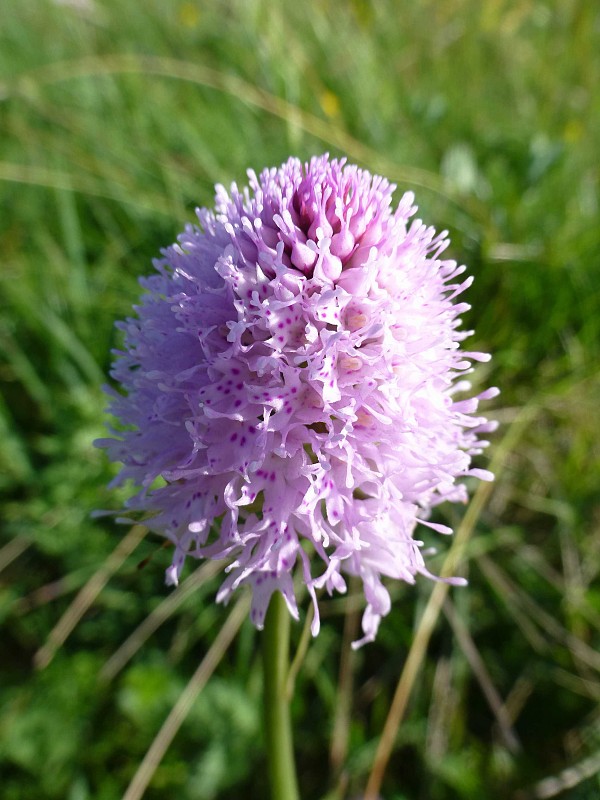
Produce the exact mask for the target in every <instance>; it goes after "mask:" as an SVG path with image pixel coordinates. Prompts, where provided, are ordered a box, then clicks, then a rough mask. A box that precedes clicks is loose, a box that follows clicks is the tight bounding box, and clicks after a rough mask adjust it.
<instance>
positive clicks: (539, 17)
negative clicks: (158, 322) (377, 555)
mask: <svg viewBox="0 0 600 800" xmlns="http://www.w3.org/2000/svg"><path fill="white" fill-rule="evenodd" d="M598 86H600V10H599V8H598V6H597V4H596V3H593V2H588V1H587V0H546V1H545V2H544V0H518V1H517V2H512V1H511V2H509V1H508V0H484V1H483V2H482V0H435V2H434V1H433V0H425V2H422V3H414V2H407V1H405V0H373V2H366V1H365V0H362V1H361V0H354V1H353V2H349V1H348V2H342V1H341V0H335V1H334V0H321V2H317V0H309V2H306V3H296V2H291V0H272V1H271V2H263V1H262V0H206V2H202V3H201V2H179V0H177V1H175V0H173V2H164V1H161V0H146V2H144V3H136V2H133V0H119V2H117V0H103V1H102V2H101V1H100V0H71V1H70V2H68V1H67V0H63V2H58V0H57V2H50V0H28V2H23V1H22V0H4V2H3V6H2V25H1V26H0V131H1V136H0V203H1V208H2V214H1V215H0V242H1V245H2V246H1V254H2V255H1V262H0V263H1V266H0V314H1V316H0V385H1V395H0V494H1V503H2V522H1V525H2V527H1V531H0V537H1V540H0V569H1V570H2V572H1V574H0V619H1V623H2V633H1V652H2V655H1V657H0V673H1V676H2V679H1V682H0V785H1V787H2V790H1V793H2V798H3V800H40V799H41V798H43V799H44V800H46V799H47V800H54V799H55V798H56V800H59V799H60V800H63V798H66V799H67V800H91V798H94V800H117V799H118V798H121V797H122V796H123V794H124V792H125V790H126V787H127V786H128V785H129V783H130V781H131V780H132V778H133V776H134V774H135V772H136V769H137V768H138V766H139V765H140V763H141V762H142V759H143V758H144V755H145V754H146V753H147V752H148V750H149V748H150V747H151V746H152V743H153V741H155V737H156V736H157V734H158V733H159V730H160V729H161V725H162V723H163V721H164V720H165V718H166V717H167V715H168V714H169V711H170V710H171V709H172V708H173V706H174V704H175V703H176V702H177V700H178V698H179V697H180V695H181V692H182V690H183V689H184V687H185V686H186V684H187V682H188V681H189V680H190V678H191V677H192V675H193V674H194V671H195V669H196V667H197V665H198V663H199V662H200V660H201V659H202V658H203V656H204V655H205V654H206V653H207V651H209V648H211V647H212V646H213V645H214V644H215V641H216V642H217V645H218V644H219V641H220V640H218V639H217V637H218V634H219V631H220V630H222V626H223V623H224V621H225V619H226V618H227V615H228V614H229V613H230V609H223V608H221V607H217V606H216V605H215V603H214V596H215V592H216V588H217V586H218V583H219V577H218V576H216V575H215V574H214V571H213V574H210V571H207V570H206V569H205V570H204V571H203V572H200V573H198V572H193V569H192V567H191V566H190V567H189V568H188V571H187V573H186V575H187V576H189V577H188V578H187V581H186V582H185V583H183V585H182V587H181V589H180V590H178V592H176V593H175V594H172V593H170V591H169V590H167V589H165V587H164V585H163V571H164V568H165V567H166V566H167V564H168V563H169V560H170V555H169V552H168V550H166V549H163V548H161V547H160V541H159V540H158V539H157V538H155V537H152V536H150V535H147V536H144V535H143V531H141V530H140V529H137V528H134V529H133V531H131V532H128V530H127V529H126V528H124V527H123V526H118V525H116V524H115V523H113V522H112V521H111V520H110V519H93V518H92V517H91V511H92V510H93V509H97V508H117V507H118V506H119V503H120V502H122V501H123V499H124V497H125V494H123V493H120V494H119V493H115V492H109V491H108V490H107V489H106V484H107V483H108V481H109V480H110V478H111V476H112V475H113V474H114V470H113V467H111V466H109V464H108V463H107V462H106V460H105V457H104V455H103V453H102V452H100V451H97V450H95V449H94V448H93V447H92V444H91V442H92V441H93V439H95V438H96V437H98V436H102V435H104V424H105V416H104V412H103V409H104V406H105V398H104V396H103V394H102V391H101V385H102V384H103V383H104V382H105V380H106V377H105V376H106V375H107V371H108V367H109V362H110V349H111V347H114V346H116V345H117V343H118V335H117V332H116V331H115V329H114V327H113V321H114V320H115V319H117V318H122V317H124V316H126V315H127V314H128V313H129V311H130V308H131V305H132V303H134V302H135V300H136V298H137V297H138V295H139V287H138V284H137V278H138V277H139V276H140V275H143V274H146V273H148V272H149V271H150V269H151V259H152V258H153V257H154V256H156V255H157V254H158V252H159V249H160V248H161V247H163V246H165V245H167V244H169V243H170V242H172V241H173V240H174V238H175V236H176V235H177V233H178V232H179V231H180V230H181V228H182V226H183V224H184V222H185V221H188V220H191V219H192V218H193V209H194V207H195V206H197V205H210V204H211V203H212V196H213V185H214V184H215V183H216V182H221V183H224V184H228V183H229V182H230V181H232V180H237V181H238V182H242V181H243V180H244V178H245V170H246V168H248V167H252V168H254V169H257V170H259V169H261V168H262V167H263V166H267V165H279V164H280V163H282V162H283V161H284V160H286V159H287V157H288V156H289V155H290V154H294V155H298V156H300V157H301V158H308V157H310V156H311V155H313V154H315V153H321V152H324V151H329V152H330V153H331V154H332V155H347V156H348V158H349V160H351V161H356V162H357V163H359V164H360V165H362V166H364V167H366V168H368V169H370V170H371V171H372V172H378V173H381V174H384V175H386V176H387V177H388V178H390V179H391V180H393V181H394V182H395V183H397V184H398V187H399V188H398V192H399V193H400V192H401V191H404V190H406V189H413V190H414V191H415V192H416V195H417V201H418V203H419V206H420V214H421V215H422V217H423V218H424V219H425V220H427V221H428V222H430V223H432V224H434V225H435V226H436V227H437V228H438V229H448V230H449V231H450V235H451V238H452V247H451V252H452V256H453V257H455V258H456V259H457V260H460V261H463V262H464V263H466V264H468V265H469V268H470V271H471V272H472V273H473V274H474V275H475V277H476V281H475V284H474V286H473V287H472V288H471V289H470V290H469V297H468V300H469V302H470V303H471V304H472V310H471V311H470V312H469V314H468V315H467V319H466V320H465V322H466V325H467V326H468V327H474V328H475V329H476V336H475V337H474V338H473V339H472V340H471V341H472V342H473V344H474V345H475V344H476V346H477V349H481V350H487V351H490V352H492V353H493V354H494V360H493V361H492V362H491V364H489V365H485V366H483V367H482V368H480V369H478V372H477V373H476V375H475V380H476V381H477V384H478V385H481V386H484V385H490V384H496V385H498V386H500V387H501V388H502V395H501V397H500V398H498V399H497V400H496V401H494V405H495V406H496V408H495V410H494V412H493V413H492V416H496V418H498V419H499V420H500V421H501V423H502V424H501V427H500V429H499V431H498V432H497V433H496V434H495V435H494V443H493V448H492V450H491V452H490V457H491V461H492V469H494V471H495V472H496V475H497V479H496V482H495V484H494V485H493V486H490V487H484V488H479V489H477V490H476V494H475V499H474V500H473V502H472V504H471V506H470V509H469V511H468V512H466V516H465V509H463V508H459V509H454V508H452V509H450V508H448V509H446V508H443V507H442V508H441V509H440V511H439V513H440V519H445V520H446V521H447V522H449V523H450V524H452V525H455V526H457V528H458V531H459V534H457V535H458V536H459V544H461V543H462V548H461V552H460V571H461V573H462V574H464V575H466V576H467V577H468V578H469V587H468V589H460V590H453V591H452V592H451V593H450V594H449V595H447V597H445V598H444V597H442V596H441V595H440V594H439V593H438V594H432V591H433V584H431V583H428V582H426V581H424V580H423V581H420V582H419V583H418V585H417V587H416V588H412V587H406V586H395V587H393V596H394V609H393V612H392V613H391V614H390V616H389V617H388V618H386V619H385V621H384V623H383V624H382V626H381V630H380V634H379V637H378V639H377V641H376V643H375V644H372V645H369V646H368V647H366V648H363V649H362V650H360V651H359V652H357V653H352V652H351V651H350V649H349V641H350V640H351V638H352V631H353V629H355V628H356V625H357V619H358V616H357V615H358V614H359V611H360V593H359V591H358V589H356V590H353V591H351V592H350V593H349V595H348V596H347V597H345V598H337V599H332V600H324V625H323V628H322V632H321V634H320V636H319V637H318V638H317V639H316V640H314V641H310V642H309V643H308V647H307V649H306V651H305V652H304V651H303V642H304V640H303V638H302V624H300V625H298V626H296V627H295V628H294V632H293V636H294V643H295V646H296V647H297V646H299V645H300V647H301V651H302V653H303V659H302V664H301V669H300V671H299V674H298V677H297V682H296V692H295V697H294V705H293V714H294V720H295V728H296V748H297V756H298V764H299V773H300V784H301V788H302V797H303V798H304V800H320V799H321V798H325V797H327V799H328V800H342V798H350V797H356V796H358V795H360V792H361V789H362V788H363V787H364V786H365V783H366V780H367V778H368V775H369V773H370V770H371V767H372V764H373V759H374V754H375V751H376V747H377V743H378V739H379V736H380V734H381V731H382V728H383V725H384V721H385V718H386V715H387V711H388V708H389V705H390V702H391V698H392V696H393V694H394V691H395V689H396V685H397V682H398V679H399V677H400V676H401V675H403V676H404V678H403V680H404V683H403V687H404V688H403V690H402V691H405V694H406V698H407V701H408V702H407V707H406V710H405V713H404V714H403V719H402V721H401V724H400V727H399V730H398V733H397V738H396V744H395V749H394V753H393V757H392V759H391V761H390V764H389V766H388V768H387V771H386V773H385V779H384V783H383V788H382V795H383V797H385V799H386V800H455V799H456V800H471V799H473V800H479V798H491V799H492V800H494V799H495V798H497V799H498V800H505V799H506V798H511V799H512V798H514V800H520V799H525V800H526V798H547V797H554V796H560V797H562V798H570V800H586V799H587V800H592V798H597V797H598V796H599V793H600V782H599V779H598V777H597V774H598V771H599V770H600V714H599V711H598V700H599V698H600V674H599V673H600V655H599V653H598V649H597V647H598V643H599V641H600V582H599V580H598V575H599V571H600V492H599V486H600V446H599V437H598V408H599V407H600V370H599V355H600V346H599V342H600V258H599V253H600V214H599V209H598V197H599V182H600V168H599V162H598V152H599V145H600V141H599V134H598V132H599V131H600V92H599V91H598ZM488 463H489V460H488V459H485V460H483V459H482V462H481V465H482V466H488ZM475 488H476V487H475V486H473V489H475ZM450 546H451V543H450V542H448V541H447V540H444V541H442V542H441V544H440V556H439V558H438V560H437V561H435V560H434V563H433V567H434V568H438V569H441V567H442V564H443V561H444V557H445V556H446V555H447V553H448V551H449V548H450ZM453 552H454V553H456V551H453ZM146 559H147V561H146V562H145V566H144V568H143V569H139V568H138V565H139V564H140V562H143V561H145V560H146ZM306 605H307V604H306V603H305V604H304V607H305V608H306ZM425 609H428V610H427V613H425V614H424V610H425ZM212 652H214V651H212ZM406 664H408V665H409V666H411V668H414V673H415V674H412V675H411V673H410V672H409V671H407V669H406V668H405V665H406ZM403 669H404V672H403ZM194 686H196V684H193V685H192V689H193V688H194ZM409 690H410V691H409ZM260 697H261V672H260V660H259V658H258V635H257V633H256V632H255V631H254V629H253V628H252V627H251V625H250V624H249V623H244V624H243V625H242V626H241V628H240V631H239V633H238V635H237V636H236V638H235V639H234V641H233V643H232V644H231V646H230V647H229V648H228V649H227V652H226V654H225V655H224V656H223V657H222V658H221V659H220V660H219V663H218V665H217V667H216V670H215V671H214V673H213V674H212V676H211V677H210V680H209V681H208V683H207V685H206V686H205V687H204V689H203V691H202V692H201V693H200V694H199V696H198V697H197V699H196V701H195V703H194V704H193V705H192V707H191V710H190V711H189V713H188V714H187V716H186V718H185V720H184V721H183V722H182V724H181V727H180V729H179V730H178V732H177V734H176V736H175V738H174V741H173V742H172V744H171V745H170V746H169V747H168V749H167V751H166V754H165V755H164V757H163V758H162V759H161V760H160V763H159V764H158V766H157V767H156V769H149V770H146V772H145V773H144V774H143V776H142V777H143V779H144V780H149V787H148V789H147V791H146V794H145V797H147V798H148V800H167V799H170V798H173V797H177V798H179V799H180V800H213V798H215V799H216V798H219V800H233V798H239V797H240V796H245V797H249V798H259V797H263V796H265V791H266V787H265V783H264V781H265V778H264V772H265V770H264V763H265V761H264V760H265V757H264V755H263V750H262V744H261V732H260V731H261V725H260ZM161 741H163V742H164V741H165V740H164V739H162V740H159V744H160V742H161ZM155 747H156V744H155ZM128 797H129V800H132V798H133V797H134V795H133V794H132V793H130V795H129V796H128Z"/></svg>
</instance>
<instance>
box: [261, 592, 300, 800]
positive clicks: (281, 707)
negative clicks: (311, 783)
mask: <svg viewBox="0 0 600 800" xmlns="http://www.w3.org/2000/svg"><path fill="white" fill-rule="evenodd" d="M262 638H263V665H264V695H263V697H264V721H265V740H266V746H267V761H268V770H269V781H270V784H271V797H272V800H299V794H298V781H297V778H296V766H295V763H294V748H293V739H292V727H291V721H290V706H289V702H290V698H289V696H288V691H287V684H288V680H287V679H288V671H289V663H288V659H289V643H290V615H289V612H288V610H287V607H286V604H285V601H284V599H283V596H282V595H281V594H280V592H274V593H273V595H272V596H271V602H270V603H269V608H268V611H267V615H266V618H265V627H264V631H263V634H262Z"/></svg>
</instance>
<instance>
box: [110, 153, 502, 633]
mask: <svg viewBox="0 0 600 800" xmlns="http://www.w3.org/2000/svg"><path fill="white" fill-rule="evenodd" d="M394 188H395V187H394V186H391V185H390V184H389V183H388V182H387V181H386V180H385V179H384V178H381V177H378V176H372V175H370V174H369V173H368V172H366V171H364V170H360V169H358V168H357V167H355V166H351V165H347V164H346V163H345V161H344V160H341V161H337V160H329V158H328V156H326V155H324V156H320V157H318V158H313V159H312V160H311V161H310V163H308V164H302V163H301V162H300V161H299V160H297V159H290V160H289V161H288V162H287V163H285V164H284V165H283V166H282V167H281V168H280V169H268V170H265V171H264V172H263V173H262V174H261V175H260V176H259V177H257V176H256V175H255V174H254V173H253V172H249V186H248V188H244V189H242V190H239V189H238V188H237V186H235V185H233V186H232V187H231V189H230V191H229V193H228V192H227V191H226V190H225V189H224V188H223V187H221V186H219V187H217V193H216V204H215V210H214V211H209V210H206V209H200V210H199V211H198V212H197V215H198V220H199V225H198V226H192V225H188V226H187V227H186V229H185V231H184V232H183V233H182V234H181V236H180V237H179V243H178V244H175V245H172V246H171V247H169V248H167V249H166V250H164V251H163V258H162V259H160V260H157V261H156V263H155V267H156V270H157V273H156V274H155V275H153V276H151V277H149V278H146V279H144V280H143V281H142V285H143V287H144V289H145V294H144V295H143V297H142V300H141V303H140V305H139V306H138V307H136V309H135V310H136V317H135V318H132V319H128V320H127V321H126V322H124V323H121V324H120V325H121V327H122V329H123V331H124V335H125V344H124V349H123V350H122V351H118V352H117V353H116V361H115V364H114V369H113V371H112V376H113V378H114V379H115V381H117V383H119V384H120V385H121V386H122V387H123V389H124V394H123V395H121V394H118V393H116V392H113V393H112V398H113V399H112V403H111V409H110V410H111V412H112V414H113V415H114V416H115V417H116V418H118V419H119V420H120V422H121V423H122V429H120V430H119V432H118V433H116V434H115V435H116V437H117V438H114V439H106V440H102V441H101V442H100V444H101V446H104V447H106V448H107V450H108V453H109V455H110V457H111V458H112V459H113V460H115V461H121V462H122V463H123V465H124V466H123V468H122V470H121V472H120V475H119V477H118V479H117V482H119V483H120V482H123V481H125V480H127V479H131V480H132V481H133V482H134V483H135V484H136V485H137V486H138V487H141V489H140V491H139V492H138V493H137V494H136V495H135V496H134V497H133V498H132V499H131V500H130V501H129V503H128V508H129V509H130V510H136V511H142V512H147V513H149V516H150V518H149V519H148V520H147V521H146V524H147V525H148V526H149V527H150V528H151V529H153V530H155V531H157V532H159V533H162V534H164V535H165V536H166V537H168V538H169V539H170V540H171V541H172V542H173V544H174V545H175V553H174V558H173V563H172V565H171V566H170V567H169V569H168V571H167V579H168V582H169V583H170V584H176V583H177V581H178V579H179V575H180V573H181V569H182V567H183V563H184V560H185V558H186V556H188V555H189V556H193V557H195V558H212V559H222V558H225V559H228V560H229V566H228V567H227V572H228V576H227V578H226V580H225V582H224V583H223V585H222V587H221V589H220V591H219V594H218V599H219V600H222V601H227V600H228V599H229V597H230V595H231V594H232V592H233V591H234V590H235V589H236V588H237V587H238V586H240V585H242V584H249V585H250V586H251V587H252V591H253V605H252V611H251V617H252V621H253V622H254V624H255V625H256V626H257V627H259V628H261V627H262V625H263V622H264V618H265V613H266V609H267V605H268V603H269V599H270V597H271V594H272V593H273V591H274V590H276V589H278V590H280V591H281V592H282V593H283V595H284V597H285V599H286V601H287V604H288V607H289V609H290V613H291V614H292V615H293V616H294V617H297V616H298V609H297V605H296V599H295V596H294V587H293V582H292V576H293V574H294V572H295V570H296V569H299V570H300V571H301V575H302V577H303V582H304V583H305V585H306V587H307V588H308V591H309V592H310V594H311V596H312V599H313V602H314V608H315V616H314V624H313V633H314V634H316V633H317V632H318V630H319V614H318V606H317V597H316V591H317V590H318V589H321V588H322V587H324V588H325V589H326V590H327V591H328V592H329V593H331V592H333V590H336V591H338V592H344V591H345V589H346V583H345V580H344V577H343V576H344V574H351V575H357V576H359V577H360V579H361V580H362V583H363V586H364V592H365V597H366V609H365V612H364V616H363V632H364V636H363V638H362V639H361V641H360V642H358V643H357V645H359V644H362V643H364V642H367V641H371V640H372V639H374V637H375V635H376V632H377V628H378V626H379V622H380V619H381V617H382V616H384V615H385V614H387V613H388V612H389V610H390V597H389V594H388V591H387V589H386V588H385V586H384V584H383V583H382V578H384V577H388V578H396V579H400V580H404V581H408V582H409V583H414V580H415V576H416V575H417V574H419V573H421V574H424V575H428V576H430V573H429V572H428V570H427V568H426V567H425V564H424V561H423V556H422V553H421V549H420V547H421V543H420V542H419V541H416V540H415V539H414V538H413V533H414V530H415V527H416V525H417V523H418V522H421V521H422V520H423V519H426V518H427V515H428V513H429V510H430V509H431V507H432V506H434V505H436V504H438V503H440V502H441V501H443V500H451V501H462V502H464V501H465V500H466V489H465V486H464V484H463V483H462V478H464V477H465V476H468V475H473V476H475V477H478V478H482V479H488V478H489V477H491V476H490V474H489V473H487V472H485V471H484V470H475V469H471V467H470V464H471V456H473V455H475V454H479V453H480V452H481V450H482V448H483V447H484V446H485V445H486V444H487V442H485V441H482V440H481V439H480V434H481V433H482V432H486V431H489V430H492V429H493V427H494V426H493V424H492V423H488V422H487V421H486V420H485V419H484V418H483V417H481V416H477V415H476V411H477V404H478V400H479V398H480V397H484V398H488V397H491V396H493V394H494V392H492V391H489V390H488V392H486V393H483V394H482V395H479V397H471V398H469V399H459V400H455V399H454V395H455V393H456V392H459V391H464V390H465V389H468V383H467V382H466V381H465V380H464V375H465V374H466V373H468V372H470V370H471V362H472V361H473V360H477V361H481V360H484V359H485V358H487V356H486V355H485V354H482V353H468V352H467V353H466V352H462V351H461V350H460V349H459V343H460V341H461V340H462V339H464V338H465V337H466V336H467V335H468V333H464V332H462V333H461V332H459V330H458V328H459V325H460V320H459V317H460V314H461V313H462V312H463V311H464V310H465V309H467V308H468V306H467V305H466V304H465V303H453V300H454V298H455V297H456V296H457V295H459V294H460V293H461V292H462V291H463V289H465V288H466V287H467V286H468V285H469V284H470V279H468V278H467V279H465V278H464V277H459V276H461V275H462V274H463V272H464V267H460V266H457V264H456V263H455V262H454V261H447V260H441V258H440V256H441V254H442V252H443V251H444V250H445V249H446V246H447V244H448V241H447V239H446V238H445V234H441V235H436V233H435V231H434V229H433V228H430V227H427V226H425V225H424V224H423V223H422V222H421V221H419V220H414V221H412V222H409V219H410V218H411V217H412V216H413V215H414V213H415V211H416V208H415V206H414V205H413V200H414V198H413V195H412V194H411V193H407V194H405V195H404V196H403V197H402V198H401V200H400V203H399V205H398V207H397V209H396V210H395V211H393V210H392V208H391V201H392V191H393V190H394ZM430 527H433V528H434V529H435V530H438V531H439V532H440V533H447V532H449V529H448V528H446V527H445V526H439V525H437V526H436V525H431V526H430ZM319 565H320V566H319Z"/></svg>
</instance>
